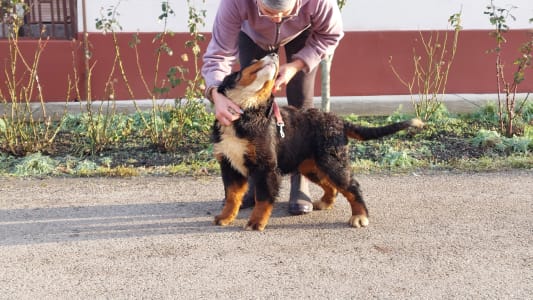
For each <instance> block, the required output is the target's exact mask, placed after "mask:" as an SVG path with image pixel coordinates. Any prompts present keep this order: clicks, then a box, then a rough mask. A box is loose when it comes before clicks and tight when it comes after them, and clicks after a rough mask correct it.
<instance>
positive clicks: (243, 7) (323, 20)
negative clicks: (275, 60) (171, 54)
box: [202, 0, 344, 90]
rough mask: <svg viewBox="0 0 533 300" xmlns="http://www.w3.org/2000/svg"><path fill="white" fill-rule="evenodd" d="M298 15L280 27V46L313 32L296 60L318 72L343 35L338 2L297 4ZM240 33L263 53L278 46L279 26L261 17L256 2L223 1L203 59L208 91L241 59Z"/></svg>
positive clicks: (321, 0)
mask: <svg viewBox="0 0 533 300" xmlns="http://www.w3.org/2000/svg"><path fill="white" fill-rule="evenodd" d="M298 2H299V3H300V10H299V12H298V15H297V16H295V17H293V18H290V19H288V20H285V21H284V22H283V23H282V25H281V31H280V36H279V43H280V46H283V45H285V44H287V43H288V42H290V41H291V40H292V39H294V38H295V37H296V36H298V34H300V33H301V32H302V31H304V30H305V29H307V28H310V30H311V35H310V36H309V39H308V40H307V44H306V46H305V47H304V48H303V49H302V50H300V51H299V52H298V53H296V55H295V56H294V57H296V58H299V59H301V60H302V61H304V63H305V64H306V67H305V69H304V71H306V72H308V71H309V70H311V69H313V68H315V67H316V66H317V65H318V64H319V63H320V61H321V60H322V59H323V58H324V57H325V55H326V54H332V53H333V51H334V50H335V48H336V47H337V45H338V44H339V41H340V40H341V38H342V37H343V35H344V32H343V27H342V18H341V14H340V11H339V8H338V6H337V3H336V0H298ZM239 31H243V32H244V33H246V34H247V35H248V36H249V37H250V38H251V39H252V40H253V41H254V42H255V43H256V44H258V45H259V46H260V47H262V48H263V49H269V46H272V44H273V43H274V42H275V41H274V40H275V35H276V24H275V23H273V22H272V21H270V20H269V19H268V18H266V17H260V16H259V14H258V9H257V4H256V1H255V0H221V1H220V4H219V8H218V11H217V14H216V17H215V21H214V24H213V32H212V38H211V41H210V42H209V45H208V47H207V50H206V52H205V54H204V56H203V60H204V63H203V66H202V76H203V77H204V80H205V84H206V90H209V88H210V87H213V86H217V85H219V84H220V82H222V79H223V78H224V77H225V76H226V75H227V74H229V73H230V72H231V71H232V66H233V65H234V64H235V62H236V61H237V59H238V36H239Z"/></svg>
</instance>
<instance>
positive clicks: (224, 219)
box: [214, 181, 248, 226]
mask: <svg viewBox="0 0 533 300" xmlns="http://www.w3.org/2000/svg"><path fill="white" fill-rule="evenodd" d="M247 190H248V183H247V182H246V181H245V184H243V185H241V186H239V185H238V184H234V185H232V186H230V187H228V188H227V190H226V200H225V202H224V208H222V212H221V213H220V215H218V216H216V217H215V222H214V223H215V224H216V225H220V226H226V225H229V224H231V222H233V220H235V218H236V217H237V214H238V213H239V208H240V207H241V203H242V198H243V196H244V193H246V191H247Z"/></svg>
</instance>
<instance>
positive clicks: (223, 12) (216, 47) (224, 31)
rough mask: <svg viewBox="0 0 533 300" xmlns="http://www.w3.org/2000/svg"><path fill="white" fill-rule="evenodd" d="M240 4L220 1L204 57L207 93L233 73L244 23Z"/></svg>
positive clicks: (231, 1)
mask: <svg viewBox="0 0 533 300" xmlns="http://www.w3.org/2000/svg"><path fill="white" fill-rule="evenodd" d="M238 2H239V1H238V0H237V1H236V0H224V1H220V5H219V8H218V11H217V14H216V16H215V20H214V23H213V30H212V37H211V41H210V42H209V45H208V46H207V49H206V52H205V54H204V56H203V65H202V76H203V78H204V80H205V86H206V90H205V91H206V93H207V92H208V91H209V90H210V88H212V87H215V86H218V85H219V84H220V83H221V82H222V80H223V79H224V77H225V76H226V75H227V74H229V73H231V70H232V65H233V64H234V63H235V61H236V59H237V58H236V57H237V53H238V37H239V31H240V29H241V23H242V17H241V15H240V11H239V9H238ZM206 96H208V95H207V94H206ZM207 98H208V99H209V97H207Z"/></svg>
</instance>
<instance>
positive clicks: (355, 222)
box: [349, 215, 369, 228]
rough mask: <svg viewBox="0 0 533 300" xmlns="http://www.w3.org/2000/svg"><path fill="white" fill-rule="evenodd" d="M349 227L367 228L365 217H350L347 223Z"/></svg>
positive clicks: (366, 218)
mask: <svg viewBox="0 0 533 300" xmlns="http://www.w3.org/2000/svg"><path fill="white" fill-rule="evenodd" d="M349 223H350V225H351V226H352V227H355V228H361V227H366V226H368V223H369V222H368V217H367V216H365V215H357V216H352V217H351V218H350V221H349Z"/></svg>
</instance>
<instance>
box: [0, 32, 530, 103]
mask: <svg viewBox="0 0 533 300" xmlns="http://www.w3.org/2000/svg"><path fill="white" fill-rule="evenodd" d="M431 34H433V36H434V37H435V36H436V34H437V33H435V32H434V33H431V32H424V36H425V37H426V38H427V37H429V36H430V35H431ZM444 34H445V32H439V36H440V37H443V36H444ZM530 34H531V32H528V31H527V30H515V31H511V32H509V33H508V34H507V40H508V41H507V43H506V44H505V45H504V48H503V49H504V52H503V54H504V56H503V57H504V62H505V63H506V70H507V74H506V76H507V78H508V79H509V80H510V79H511V78H512V74H513V73H514V71H515V66H514V65H513V64H512V62H513V61H514V60H515V59H516V58H517V57H518V55H519V53H518V48H519V47H520V45H521V44H522V43H523V42H524V41H526V40H527V38H528V36H529V35H530ZM155 35H156V34H155V33H142V34H140V36H139V39H140V41H141V42H140V44H138V49H139V60H137V57H136V54H135V51H134V49H133V48H131V47H130V45H129V43H130V42H131V41H132V37H133V33H121V34H118V36H117V37H118V43H119V48H120V53H121V57H122V59H123V66H124V69H125V74H126V77H127V80H128V82H129V85H130V87H131V90H132V93H133V97H132V96H131V95H130V92H129V91H128V88H127V86H126V84H125V81H124V79H123V76H122V75H121V72H120V68H119V65H118V64H115V63H114V60H115V56H116V55H115V50H114V42H113V39H112V35H109V34H108V35H102V34H100V33H95V34H91V35H90V36H89V43H90V55H91V58H90V60H89V64H90V66H91V68H92V71H91V85H90V87H91V89H90V90H91V94H92V96H91V98H92V99H95V100H99V99H108V98H110V97H111V96H112V97H114V98H115V99H131V98H135V99H149V98H151V96H150V92H148V91H147V89H146V88H145V84H144V81H145V82H146V84H147V85H148V86H149V88H148V89H149V90H151V89H152V88H153V86H154V81H157V83H158V84H161V82H162V80H164V79H165V75H166V72H167V71H168V69H169V68H170V67H171V66H183V67H186V68H188V69H189V70H190V71H191V72H193V70H194V64H193V61H192V58H193V55H192V54H191V52H190V49H187V48H185V46H184V43H185V41H186V40H187V39H189V36H188V34H186V33H181V34H176V35H175V36H173V37H171V38H169V39H168V46H169V48H171V49H173V55H172V56H169V55H167V54H166V53H165V54H163V55H162V56H161V61H160V63H159V74H158V76H157V80H155V79H154V78H155V73H156V66H157V63H156V59H157V57H156V54H157V43H153V42H152V41H153V39H154V37H155ZM452 37H453V33H452V32H449V33H448V43H451V39H452ZM79 38H80V39H79V41H57V40H54V41H52V40H51V41H48V42H47V43H46V46H45V48H44V50H43V53H42V57H41V61H40V65H39V78H40V81H41V83H42V87H43V93H44V99H46V100H47V101H64V100H65V99H66V98H69V100H77V99H78V96H77V95H76V93H75V91H74V89H72V90H71V91H70V92H69V91H68V86H69V85H68V78H69V77H70V78H71V80H72V81H74V71H73V70H74V67H76V68H77V72H78V77H79V79H80V80H79V87H80V91H81V92H82V97H81V98H82V99H84V98H85V97H86V96H85V93H84V91H85V90H86V89H85V88H84V86H85V85H84V80H83V78H84V76H85V75H86V73H87V72H86V70H85V67H84V59H83V50H82V47H81V45H80V41H81V35H80V37H79ZM529 38H530V36H529ZM208 39H209V34H207V35H206V41H205V42H203V43H202V44H201V47H202V49H205V47H206V46H207V40H208ZM420 45H421V43H420V33H419V32H418V31H416V32H415V31H376V32H347V33H346V35H345V38H344V39H343V40H342V42H341V44H340V45H339V47H338V49H337V51H336V52H335V56H334V60H333V66H332V74H331V76H332V77H331V94H332V96H355V95H393V94H394V95H397V94H408V93H409V92H408V90H407V88H405V87H404V86H403V85H402V84H401V83H400V81H399V80H398V79H397V78H396V77H395V75H394V73H393V72H392V70H391V67H390V65H389V57H392V59H393V64H394V66H395V67H396V69H397V70H399V72H400V73H401V75H402V76H404V78H405V79H411V76H412V70H413V62H412V60H413V56H414V55H413V49H415V48H416V49H418V50H416V51H417V53H419V54H422V51H421V50H420V48H418V47H420ZM494 46H495V44H494V39H493V38H491V37H490V36H489V31H485V30H475V31H473V30H472V31H462V32H461V33H460V38H459V46H458V49H457V54H456V57H455V60H454V61H453V65H452V68H451V71H450V74H449V77H448V83H447V89H446V92H447V93H495V92H496V72H495V61H496V59H495V54H493V53H487V51H488V50H489V49H492V48H494ZM20 49H21V53H23V55H24V56H25V58H26V60H27V61H28V62H32V61H33V55H34V53H35V51H36V49H37V42H36V41H29V40H24V41H20ZM8 53H9V49H8V45H7V41H5V40H1V41H0V62H1V64H2V67H3V68H5V67H6V66H7V65H8V57H9V55H8ZM184 53H186V54H187V55H188V57H189V61H188V62H185V61H183V60H182V54H184ZM73 56H74V57H73ZM137 61H138V62H139V64H140V66H141V69H142V74H143V75H144V81H143V79H142V76H141V72H140V71H139V70H138V67H137ZM200 63H201V60H200ZM19 65H20V64H19ZM18 70H19V71H22V66H21V65H20V66H19V67H18ZM20 74H22V73H20ZM5 81H6V78H5V74H4V72H3V70H2V72H0V83H1V85H0V89H1V90H2V93H3V94H4V96H6V95H7V93H6V84H5ZM107 82H111V83H112V88H111V87H110V86H109V85H108V86H107V87H106V83H107ZM183 91H184V84H181V85H180V86H178V87H177V88H176V89H173V90H172V93H170V94H169V95H164V96H163V97H171V98H174V97H179V96H180V95H183ZM519 92H533V70H532V69H529V70H528V72H527V73H526V80H525V81H524V82H523V83H522V84H521V85H520V88H519ZM67 95H68V96H67ZM316 95H320V82H319V80H317V84H316Z"/></svg>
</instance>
